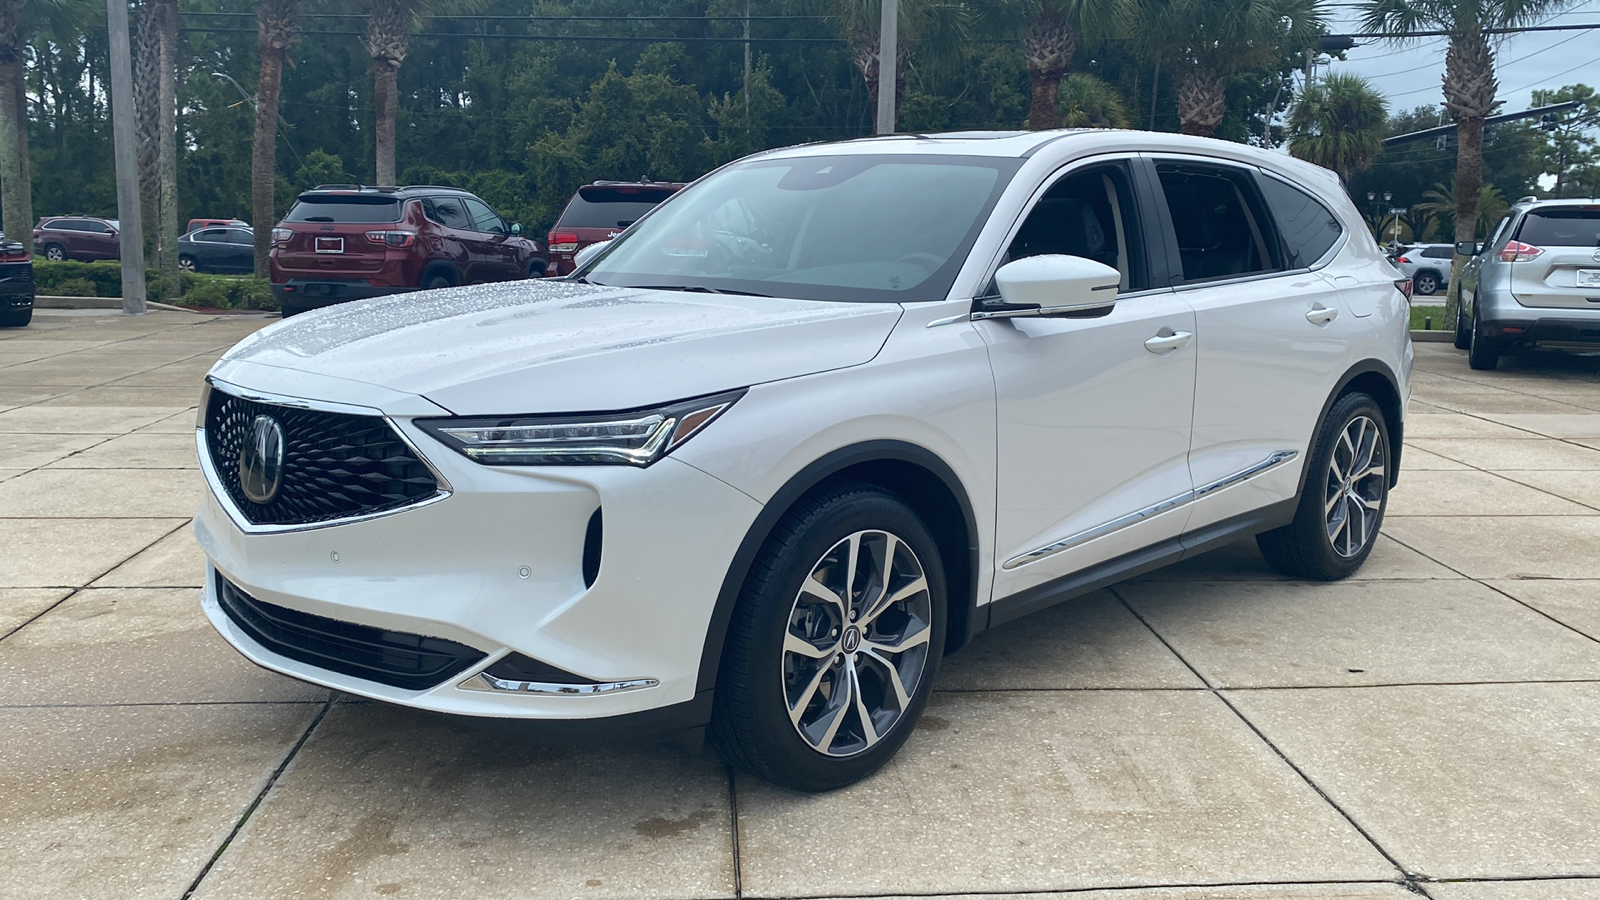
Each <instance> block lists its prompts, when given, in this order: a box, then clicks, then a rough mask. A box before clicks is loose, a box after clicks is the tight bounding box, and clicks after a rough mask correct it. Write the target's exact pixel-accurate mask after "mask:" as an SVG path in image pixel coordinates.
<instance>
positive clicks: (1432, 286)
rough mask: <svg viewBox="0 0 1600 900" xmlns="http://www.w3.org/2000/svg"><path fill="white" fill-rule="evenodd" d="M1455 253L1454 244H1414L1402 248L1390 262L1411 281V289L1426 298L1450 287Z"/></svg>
mask: <svg viewBox="0 0 1600 900" xmlns="http://www.w3.org/2000/svg"><path fill="white" fill-rule="evenodd" d="M1455 252H1456V248H1455V245H1454V244H1412V245H1410V246H1408V247H1402V248H1400V251H1399V252H1398V253H1396V254H1394V256H1393V257H1391V259H1390V261H1391V262H1393V263H1394V267H1395V268H1396V269H1399V270H1400V274H1402V275H1404V276H1406V277H1407V278H1410V279H1411V289H1412V290H1413V291H1415V292H1416V293H1417V294H1419V295H1421V296H1424V297H1426V296H1429V295H1430V294H1436V293H1438V292H1439V291H1440V290H1442V289H1444V288H1447V287H1449V286H1450V259H1451V257H1453V256H1455Z"/></svg>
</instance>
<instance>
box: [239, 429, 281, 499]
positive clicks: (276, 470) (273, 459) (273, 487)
mask: <svg viewBox="0 0 1600 900" xmlns="http://www.w3.org/2000/svg"><path fill="white" fill-rule="evenodd" d="M282 480H283V426H282V425H279V424H278V420H277V419H274V418H272V417H271V416H256V421H255V423H254V424H253V425H252V426H251V428H250V433H249V434H248V435H246V436H245V441H244V446H243V447H241V448H239V487H240V488H241V489H243V490H244V495H245V496H246V497H249V498H250V500H251V502H253V503H263V504H265V503H271V502H272V498H274V497H276V496H278V484H279V482H281V481H282Z"/></svg>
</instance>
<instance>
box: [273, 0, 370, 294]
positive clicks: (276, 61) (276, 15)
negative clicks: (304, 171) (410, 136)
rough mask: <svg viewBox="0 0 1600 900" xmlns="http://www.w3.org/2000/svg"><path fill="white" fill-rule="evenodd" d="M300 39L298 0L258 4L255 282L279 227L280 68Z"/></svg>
mask: <svg viewBox="0 0 1600 900" xmlns="http://www.w3.org/2000/svg"><path fill="white" fill-rule="evenodd" d="M299 36H300V4H299V0H262V3H261V9H260V10H259V11H258V12H257V13H256V44H257V46H259V47H260V50H261V79H260V81H259V82H257V86H256V130H255V134H254V136H253V137H252V138H251V141H250V221H251V223H252V224H253V225H254V230H255V244H256V247H255V258H256V265H255V270H256V277H257V278H266V277H267V276H268V272H267V256H268V254H269V253H270V252H271V250H272V228H273V226H274V225H276V224H278V216H277V210H276V207H275V204H274V202H273V195H274V193H275V190H274V189H275V188H276V187H277V183H278V95H279V92H280V91H281V89H282V87H283V64H284V62H285V61H286V60H287V59H288V58H289V48H290V47H293V46H294V42H295V39H296V38H298V37H299ZM393 134H394V132H393V128H392V127H391V129H390V138H391V144H390V163H389V165H390V168H391V169H392V168H393V167H394V155H393V154H394V147H393V143H392V139H393Z"/></svg>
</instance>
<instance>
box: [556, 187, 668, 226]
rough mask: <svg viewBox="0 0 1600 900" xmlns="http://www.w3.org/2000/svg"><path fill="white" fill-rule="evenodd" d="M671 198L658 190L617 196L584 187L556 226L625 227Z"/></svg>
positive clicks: (618, 194)
mask: <svg viewBox="0 0 1600 900" xmlns="http://www.w3.org/2000/svg"><path fill="white" fill-rule="evenodd" d="M669 196H671V195H670V194H667V193H664V192H661V191H648V192H637V193H626V194H625V193H620V192H618V191H611V190H594V189H592V188H585V189H584V190H582V191H580V192H579V193H578V195H577V196H576V197H573V198H572V202H571V203H569V204H567V211H566V212H564V213H562V214H561V221H560V222H558V223H557V226H558V227H560V226H565V227H567V228H625V227H627V226H629V225H632V224H633V223H634V221H635V220H637V219H638V218H639V217H640V216H642V215H644V214H645V213H647V212H649V211H650V210H651V209H653V208H655V206H656V205H657V204H659V203H660V202H661V201H663V200H665V199H667V197H669Z"/></svg>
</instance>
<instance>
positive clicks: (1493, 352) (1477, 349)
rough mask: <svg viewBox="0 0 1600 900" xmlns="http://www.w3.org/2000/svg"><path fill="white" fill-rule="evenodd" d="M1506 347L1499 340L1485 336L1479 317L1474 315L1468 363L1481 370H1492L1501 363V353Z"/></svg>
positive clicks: (1468, 347)
mask: <svg viewBox="0 0 1600 900" xmlns="http://www.w3.org/2000/svg"><path fill="white" fill-rule="evenodd" d="M1504 349H1505V348H1504V347H1503V346H1502V345H1501V343H1500V342H1499V341H1498V340H1495V339H1494V338H1491V337H1485V336H1484V334H1483V325H1482V324H1481V323H1479V322H1478V317H1477V316H1476V315H1474V316H1473V317H1472V337H1471V343H1470V344H1468V346H1467V365H1469V366H1471V367H1472V368H1474V369H1477V370H1478V371H1480V372H1492V371H1494V368H1495V366H1498V365H1500V354H1501V352H1502V351H1503V350H1504Z"/></svg>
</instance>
